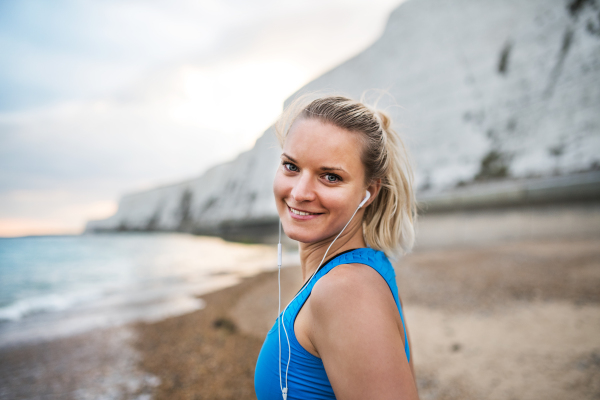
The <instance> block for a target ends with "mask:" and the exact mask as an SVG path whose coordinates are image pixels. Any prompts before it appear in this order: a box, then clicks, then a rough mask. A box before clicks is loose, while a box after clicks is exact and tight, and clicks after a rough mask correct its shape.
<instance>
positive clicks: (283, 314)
mask: <svg viewBox="0 0 600 400" xmlns="http://www.w3.org/2000/svg"><path fill="white" fill-rule="evenodd" d="M361 207H362V203H361V204H360V205H359V206H358V207H357V208H356V210H355V211H354V214H352V217H350V220H349V221H348V222H347V223H346V225H345V226H344V227H343V228H342V230H341V231H340V233H338V235H337V236H336V237H335V239H333V242H331V244H330V245H329V247H327V250H325V255H323V258H322V259H321V262H320V263H319V265H318V266H317V268H316V269H315V272H313V274H312V275H311V276H310V278H309V279H308V281H307V282H306V284H305V285H304V287H302V289H300V291H299V292H298V293H296V295H295V296H294V298H293V299H292V300H291V301H290V302H289V303H288V305H287V306H286V307H285V308H284V309H283V313H282V314H281V317H280V321H281V320H283V318H284V317H285V312H286V311H287V309H288V307H289V306H290V304H292V303H293V302H294V300H296V298H297V297H298V296H299V295H300V293H302V291H304V289H306V287H307V286H308V285H309V284H310V281H312V279H313V278H314V276H315V275H316V274H317V272H318V271H319V268H321V265H322V264H323V261H325V257H327V253H328V252H329V249H331V246H333V244H334V243H335V241H336V240H338V238H339V237H340V235H341V234H342V233H343V232H344V230H346V228H347V227H348V225H350V222H352V220H353V219H354V216H355V215H356V213H357V212H358V210H360V208H361ZM279 224H280V225H279V226H280V229H281V219H280V220H279ZM279 234H280V235H281V231H280V233H279ZM280 241H281V239H280ZM280 246H281V245H280ZM280 270H281V268H280ZM279 308H280V310H281V284H280V285H279ZM283 331H284V332H285V338H286V341H287V344H288V361H287V366H286V368H285V387H282V388H281V393H282V395H283V398H284V399H287V387H288V371H289V368H290V360H291V359H292V346H291V345H290V338H289V337H288V332H287V329H286V328H285V324H283ZM278 333H279V331H278ZM279 386H280V387H281V336H279ZM284 388H285V391H284Z"/></svg>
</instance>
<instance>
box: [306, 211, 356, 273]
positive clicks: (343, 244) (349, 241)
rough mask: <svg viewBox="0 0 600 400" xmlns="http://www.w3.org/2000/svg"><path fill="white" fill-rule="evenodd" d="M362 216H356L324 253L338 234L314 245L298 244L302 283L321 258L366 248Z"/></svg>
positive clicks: (316, 266) (313, 270)
mask: <svg viewBox="0 0 600 400" xmlns="http://www.w3.org/2000/svg"><path fill="white" fill-rule="evenodd" d="M360 217H362V215H360V216H359V215H358V214H357V215H356V216H355V217H354V218H355V219H354V220H353V221H352V222H351V223H350V224H349V225H348V227H347V228H346V229H345V230H344V232H343V233H342V234H341V235H340V237H339V238H338V239H337V240H336V241H335V243H333V246H331V248H330V249H329V251H328V252H327V255H326V256H325V252H326V251H327V248H328V247H329V245H331V242H333V240H334V239H335V237H336V236H337V234H338V233H336V234H335V235H334V236H331V237H329V238H327V239H324V240H321V241H319V242H315V243H299V249H300V265H301V267H302V280H303V281H304V283H306V281H308V279H310V277H311V276H312V275H313V274H314V272H315V271H316V270H317V268H318V267H319V264H320V263H321V260H323V257H325V258H326V259H328V258H331V257H333V256H335V255H336V254H339V253H342V252H344V251H346V250H351V249H356V248H361V247H367V245H366V243H365V240H364V238H363V230H362V223H361V221H362V218H360Z"/></svg>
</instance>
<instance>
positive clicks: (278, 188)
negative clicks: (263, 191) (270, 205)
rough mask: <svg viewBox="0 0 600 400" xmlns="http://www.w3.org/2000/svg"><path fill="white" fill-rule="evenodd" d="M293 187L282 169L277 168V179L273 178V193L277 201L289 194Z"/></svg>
mask: <svg viewBox="0 0 600 400" xmlns="http://www.w3.org/2000/svg"><path fill="white" fill-rule="evenodd" d="M290 190H291V187H290V183H289V182H288V179H286V177H285V176H284V175H283V173H281V169H279V170H277V173H276V174H275V179H274V180H273V194H274V195H275V201H276V202H277V203H279V202H281V200H282V199H283V198H284V197H286V196H287V195H288V193H289V192H290Z"/></svg>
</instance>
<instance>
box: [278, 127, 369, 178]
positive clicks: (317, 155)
mask: <svg viewBox="0 0 600 400" xmlns="http://www.w3.org/2000/svg"><path fill="white" fill-rule="evenodd" d="M359 135H360V134H358V133H355V132H350V131H348V130H346V129H343V128H340V127H337V126H335V125H332V124H330V123H324V122H322V121H320V120H318V119H314V118H311V119H306V118H303V119H300V120H298V121H296V122H294V124H293V125H292V127H291V128H290V131H289V132H288V135H287V137H286V140H285V143H284V145H283V151H284V153H286V154H288V155H289V156H291V157H293V158H294V159H295V160H297V161H298V162H304V163H310V164H315V167H318V168H320V167H322V166H326V167H335V166H341V167H342V168H343V169H345V170H346V171H348V172H353V173H357V172H361V173H362V172H363V166H362V161H361V153H362V141H361V138H360V136H359ZM334 164H335V165H334Z"/></svg>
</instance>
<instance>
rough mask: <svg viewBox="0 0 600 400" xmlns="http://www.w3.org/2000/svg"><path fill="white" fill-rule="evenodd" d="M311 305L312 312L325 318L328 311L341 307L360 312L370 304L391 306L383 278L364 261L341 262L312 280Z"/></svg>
mask: <svg viewBox="0 0 600 400" xmlns="http://www.w3.org/2000/svg"><path fill="white" fill-rule="evenodd" d="M311 297H312V299H311V308H312V312H313V313H316V314H315V316H318V315H322V316H324V317H328V318H329V315H328V314H329V313H335V314H336V315H341V314H343V313H344V311H346V310H347V311H351V312H352V313H355V314H356V313H360V311H361V310H367V309H370V310H373V308H379V309H380V308H381V307H383V308H384V309H388V308H390V306H392V307H393V308H392V309H391V310H392V311H393V310H394V309H395V303H394V298H393V295H392V292H391V291H390V289H389V287H388V285H387V282H386V281H385V279H383V277H382V276H381V275H379V273H378V272H377V271H376V270H374V269H373V268H371V267H369V266H368V265H365V264H342V265H338V266H337V267H335V268H334V269H332V270H331V271H330V272H329V273H327V274H326V275H325V276H323V277H322V278H321V279H319V281H318V282H317V283H316V284H315V286H314V288H313V290H312V293H311Z"/></svg>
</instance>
